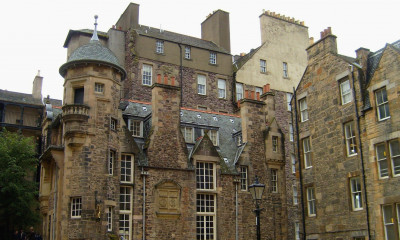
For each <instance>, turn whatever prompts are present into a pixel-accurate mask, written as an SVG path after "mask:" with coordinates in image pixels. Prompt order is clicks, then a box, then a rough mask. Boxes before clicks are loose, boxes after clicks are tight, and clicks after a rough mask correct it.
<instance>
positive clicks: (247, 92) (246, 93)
mask: <svg viewBox="0 0 400 240" xmlns="http://www.w3.org/2000/svg"><path fill="white" fill-rule="evenodd" d="M244 98H246V99H248V98H249V90H245V91H244Z"/></svg>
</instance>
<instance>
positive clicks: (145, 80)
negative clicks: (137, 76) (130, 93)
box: [142, 63, 153, 86]
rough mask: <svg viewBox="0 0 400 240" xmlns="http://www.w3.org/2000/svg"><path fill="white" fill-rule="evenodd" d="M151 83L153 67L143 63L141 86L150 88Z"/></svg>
mask: <svg viewBox="0 0 400 240" xmlns="http://www.w3.org/2000/svg"><path fill="white" fill-rule="evenodd" d="M146 68H147V69H146ZM152 83H153V65H150V64H145V63H143V65H142V85H145V86H151V85H152Z"/></svg>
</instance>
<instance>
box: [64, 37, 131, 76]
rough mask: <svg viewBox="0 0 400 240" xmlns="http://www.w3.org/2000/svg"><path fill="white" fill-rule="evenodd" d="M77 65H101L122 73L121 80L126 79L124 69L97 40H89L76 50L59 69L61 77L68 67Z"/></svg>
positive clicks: (111, 53) (112, 54)
mask: <svg viewBox="0 0 400 240" xmlns="http://www.w3.org/2000/svg"><path fill="white" fill-rule="evenodd" d="M78 63H101V64H105V65H108V66H110V67H113V68H115V69H117V70H118V71H120V72H121V73H122V79H125V77H126V71H125V69H124V68H123V67H122V66H121V65H120V64H119V62H118V59H117V57H116V56H115V55H114V53H113V52H112V51H111V50H110V49H108V48H107V47H105V46H103V45H102V44H101V43H100V41H98V40H90V42H89V43H88V44H85V45H82V46H80V47H79V48H77V49H76V50H75V51H74V52H73V53H72V54H71V56H70V57H69V59H68V61H67V62H66V63H64V64H63V65H62V66H61V67H60V70H59V72H60V74H61V76H63V77H64V76H65V74H66V73H67V69H68V68H69V67H70V66H73V65H74V64H78Z"/></svg>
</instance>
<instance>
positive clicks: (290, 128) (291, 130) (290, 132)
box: [289, 123, 294, 142]
mask: <svg viewBox="0 0 400 240" xmlns="http://www.w3.org/2000/svg"><path fill="white" fill-rule="evenodd" d="M289 141H290V142H293V141H294V129H293V124H292V123H289Z"/></svg>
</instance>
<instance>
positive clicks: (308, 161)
mask: <svg viewBox="0 0 400 240" xmlns="http://www.w3.org/2000/svg"><path fill="white" fill-rule="evenodd" d="M305 143H307V144H305ZM306 145H307V147H308V148H306ZM311 153H312V150H311V141H310V137H306V138H303V159H304V168H305V169H308V168H312V156H311Z"/></svg>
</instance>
